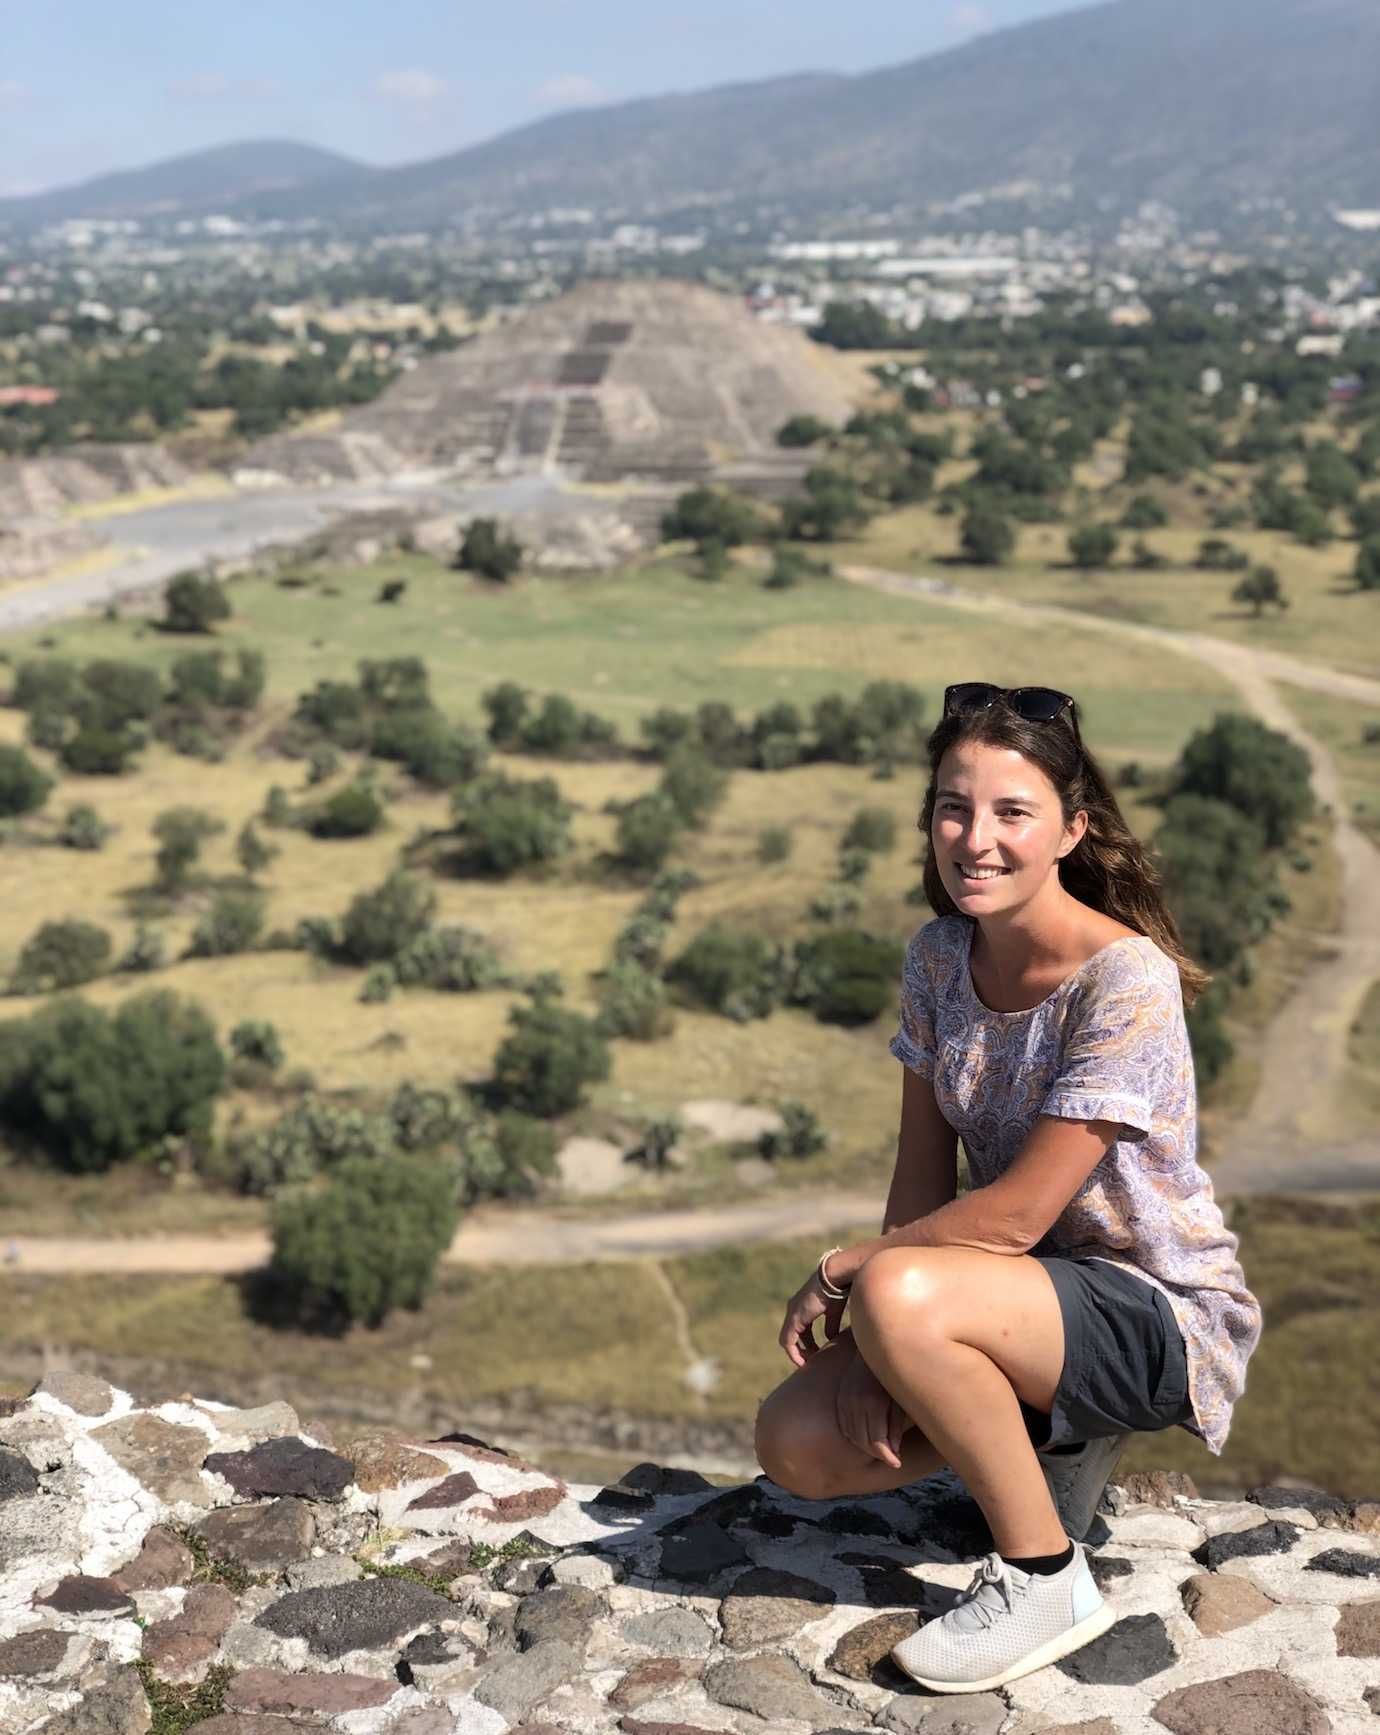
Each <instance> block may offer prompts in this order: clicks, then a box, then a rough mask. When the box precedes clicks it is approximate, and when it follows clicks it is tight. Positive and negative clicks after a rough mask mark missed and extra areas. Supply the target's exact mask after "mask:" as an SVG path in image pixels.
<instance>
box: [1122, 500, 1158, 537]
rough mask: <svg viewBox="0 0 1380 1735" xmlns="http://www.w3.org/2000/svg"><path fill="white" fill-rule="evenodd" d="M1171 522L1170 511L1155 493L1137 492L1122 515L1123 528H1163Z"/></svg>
mask: <svg viewBox="0 0 1380 1735" xmlns="http://www.w3.org/2000/svg"><path fill="white" fill-rule="evenodd" d="M1168 523H1169V513H1168V512H1167V511H1166V510H1165V508H1164V507H1163V506H1162V505H1161V504H1160V502H1159V501H1158V500H1156V498H1155V497H1154V495H1153V494H1137V495H1135V496H1134V497H1133V498H1132V499H1131V500H1130V501H1129V502H1128V503H1127V506H1126V510H1125V511H1124V512H1123V513H1122V515H1121V527H1122V529H1123V530H1163V529H1164V527H1165V525H1167V524H1168Z"/></svg>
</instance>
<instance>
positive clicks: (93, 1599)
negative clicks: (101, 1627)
mask: <svg viewBox="0 0 1380 1735" xmlns="http://www.w3.org/2000/svg"><path fill="white" fill-rule="evenodd" d="M34 1601H35V1602H36V1603H38V1604H39V1605H41V1606H42V1607H43V1608H52V1609H56V1610H57V1611H58V1613H59V1614H64V1615H97V1614H99V1615H115V1614H119V1615H132V1614H133V1613H134V1603H133V1601H132V1600H131V1598H129V1597H127V1596H126V1595H125V1593H124V1591H122V1590H120V1589H119V1588H118V1586H116V1585H114V1584H112V1583H111V1581H110V1580H109V1579H108V1578H89V1577H88V1576H87V1575H86V1574H85V1573H84V1572H78V1573H73V1575H72V1576H71V1578H64V1579H63V1581H62V1583H61V1584H60V1585H59V1586H58V1587H57V1589H56V1590H55V1591H53V1593H52V1594H51V1596H40V1597H35V1598H34Z"/></svg>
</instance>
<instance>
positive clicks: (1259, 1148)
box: [843, 566, 1380, 1199]
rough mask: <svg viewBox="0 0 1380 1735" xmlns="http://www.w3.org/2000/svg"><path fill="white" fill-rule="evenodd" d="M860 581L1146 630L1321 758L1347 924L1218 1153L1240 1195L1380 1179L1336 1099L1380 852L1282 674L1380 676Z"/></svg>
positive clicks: (1377, 963)
mask: <svg viewBox="0 0 1380 1735" xmlns="http://www.w3.org/2000/svg"><path fill="white" fill-rule="evenodd" d="M843 576H844V577H845V578H847V579H849V580H851V581H852V582H853V583H855V584H863V585H868V586H870V587H872V588H874V589H878V590H887V591H891V592H893V593H895V594H897V595H902V596H923V597H924V598H925V599H926V600H927V601H931V602H937V603H940V604H942V605H944V606H946V607H952V608H959V609H966V610H968V611H970V612H971V613H974V614H986V615H992V614H998V615H1001V616H1003V617H1005V618H1008V619H1011V620H1014V621H1029V622H1031V623H1035V622H1039V623H1041V624H1055V625H1062V626H1068V625H1069V624H1071V623H1076V624H1077V626H1078V627H1079V629H1080V630H1088V631H1097V632H1105V633H1108V634H1110V635H1112V636H1113V637H1116V638H1121V639H1127V638H1130V639H1139V640H1141V641H1142V642H1143V643H1146V644H1152V645H1154V646H1155V647H1156V648H1157V649H1163V650H1171V651H1174V652H1176V653H1178V654H1179V655H1181V656H1191V657H1197V658H1199V659H1200V660H1201V661H1203V662H1205V663H1208V664H1209V665H1210V666H1211V667H1212V668H1213V669H1215V670H1216V671H1217V672H1218V673H1219V674H1223V675H1225V676H1226V677H1227V678H1228V679H1229V680H1230V681H1232V682H1234V684H1235V685H1236V687H1237V689H1238V690H1239V691H1240V693H1241V696H1242V698H1243V700H1244V701H1245V703H1246V705H1247V707H1248V708H1249V709H1250V710H1251V711H1253V712H1254V713H1255V714H1256V715H1257V716H1258V717H1260V718H1261V719H1262V721H1264V722H1265V723H1267V724H1268V725H1269V726H1270V727H1271V728H1272V729H1278V730H1279V731H1280V732H1281V734H1284V735H1287V736H1288V737H1289V738H1290V739H1291V740H1292V741H1296V742H1297V743H1298V745H1299V746H1300V747H1302V748H1303V750H1304V752H1305V753H1307V755H1308V758H1309V761H1310V763H1311V766H1312V781H1313V789H1314V793H1315V794H1316V796H1317V798H1318V800H1319V801H1320V802H1322V803H1325V804H1326V805H1327V806H1329V807H1330V808H1331V809H1332V812H1333V815H1334V818H1335V831H1334V839H1335V844H1336V849H1337V853H1338V856H1339V857H1340V859H1341V864H1342V927H1341V931H1340V932H1339V933H1338V934H1336V935H1335V936H1333V937H1332V939H1331V940H1330V941H1329V943H1328V947H1327V952H1326V955H1324V956H1323V957H1322V958H1321V959H1320V960H1319V961H1318V962H1317V963H1316V964H1315V965H1314V966H1313V967H1312V968H1311V969H1309V970H1308V971H1307V972H1306V974H1305V975H1304V976H1303V977H1302V978H1301V980H1300V982H1299V984H1298V988H1297V989H1296V991H1295V992H1294V993H1293V994H1292V995H1291V996H1290V998H1289V1001H1288V1004H1287V1005H1286V1006H1285V1007H1283V1008H1282V1009H1281V1011H1280V1013H1279V1015H1278V1017H1276V1018H1275V1019H1274V1021H1273V1022H1272V1023H1271V1024H1270V1025H1269V1027H1268V1028H1267V1030H1266V1031H1265V1034H1264V1036H1263V1038H1262V1049H1261V1055H1260V1086H1259V1089H1258V1090H1257V1092H1256V1097H1255V1101H1254V1102H1253V1103H1252V1104H1251V1107H1250V1110H1249V1111H1248V1113H1247V1114H1246V1116H1245V1117H1244V1119H1243V1120H1242V1121H1241V1122H1240V1123H1239V1124H1238V1125H1237V1126H1236V1127H1235V1128H1233V1130H1232V1132H1231V1133H1230V1135H1229V1136H1228V1138H1227V1139H1226V1141H1225V1144H1224V1148H1223V1149H1222V1151H1221V1153H1220V1154H1219V1155H1218V1156H1217V1158H1216V1159H1215V1160H1214V1162H1213V1167H1212V1178H1213V1190H1214V1192H1215V1194H1216V1196H1217V1198H1218V1199H1224V1198H1227V1197H1230V1196H1231V1195H1233V1194H1244V1193H1274V1192H1294V1191H1307V1192H1318V1191H1332V1192H1338V1193H1342V1192H1351V1191H1373V1190H1380V1133H1377V1135H1376V1136H1375V1137H1374V1138H1370V1139H1355V1140H1351V1141H1347V1142H1343V1141H1339V1140H1337V1139H1336V1138H1335V1137H1334V1136H1333V1134H1332V1130H1331V1129H1332V1128H1333V1127H1335V1126H1336V1124H1337V1115H1336V1104H1337V1099H1338V1094H1339V1091H1340V1086H1341V1078H1342V1073H1343V1071H1344V1069H1345V1066H1346V1045H1347V1031H1348V1029H1349V1027H1350V1025H1351V1023H1352V1020H1353V1019H1354V1018H1355V1016H1356V1014H1357V1012H1358V1011H1359V1010H1360V1006H1361V1002H1362V1001H1363V999H1364V998H1365V995H1366V993H1367V991H1368V990H1369V988H1370V986H1371V984H1372V983H1373V982H1374V981H1375V980H1376V979H1377V978H1380V851H1377V850H1376V848H1375V846H1374V845H1373V844H1372V843H1371V842H1370V840H1369V839H1368V838H1366V837H1365V836H1364V835H1363V834H1362V833H1361V832H1359V831H1358V830H1357V829H1356V827H1355V826H1354V825H1353V824H1352V823H1351V819H1350V817H1349V815H1348V813H1347V810H1346V802H1345V800H1344V798H1343V796H1342V792H1341V787H1340V783H1339V781H1338V777H1337V769H1336V766H1335V765H1334V764H1333V761H1332V756H1331V754H1329V753H1328V752H1327V750H1326V748H1324V747H1323V746H1322V744H1321V743H1320V742H1318V741H1317V740H1315V739H1314V737H1313V736H1311V735H1309V734H1308V733H1307V732H1306V731H1305V730H1304V729H1303V728H1302V726H1301V725H1300V724H1299V722H1298V720H1297V718H1296V717H1295V716H1294V715H1293V713H1292V712H1291V711H1290V710H1289V708H1288V707H1287V706H1286V705H1285V704H1284V702H1283V701H1282V700H1281V698H1280V696H1279V694H1278V693H1277V692H1276V690H1275V683H1277V682H1281V681H1283V682H1287V683H1289V684H1290V685H1292V686H1297V687H1308V688H1312V689H1313V690H1315V691H1317V692H1321V693H1330V694H1334V695H1336V696H1337V697H1339V698H1343V699H1350V700H1353V701H1356V702H1359V703H1362V704H1370V705H1380V680H1367V679H1366V678H1365V677H1364V676H1361V675H1350V674H1345V673H1343V672H1342V671H1340V670H1335V669H1327V668H1322V667H1320V666H1318V665H1315V664H1310V663H1305V662H1300V661H1299V660H1297V659H1296V658H1294V657H1288V656H1284V655H1282V654H1281V653H1279V652H1277V651H1257V650H1252V649H1251V648H1250V647H1249V646H1247V645H1236V644H1231V643H1229V642H1227V641H1226V640H1224V639H1216V638H1212V637H1211V636H1210V635H1209V634H1206V633H1178V632H1171V631H1169V630H1168V629H1167V628H1163V627H1147V626H1142V625H1140V624H1139V623H1136V622H1130V621H1112V620H1107V619H1105V618H1104V617H1103V616H1101V615H1092V614H1083V613H1080V612H1079V611H1077V610H1075V609H1066V608H1059V607H1057V606H1055V605H1052V604H1045V603H1022V602H1016V601H1013V600H1011V599H1009V598H1006V597H990V596H977V595H974V594H973V593H971V592H968V591H962V590H958V589H956V588H955V587H954V586H953V585H951V584H947V583H946V582H945V581H944V580H943V579H934V578H918V577H909V576H906V575H903V574H901V573H895V572H887V571H883V570H881V569H879V568H876V567H863V566H852V567H845V568H843Z"/></svg>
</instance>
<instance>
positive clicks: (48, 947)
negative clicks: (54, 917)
mask: <svg viewBox="0 0 1380 1735" xmlns="http://www.w3.org/2000/svg"><path fill="white" fill-rule="evenodd" d="M110 953H111V945H110V935H109V934H107V933H106V931H105V929H104V928H98V927H97V926H96V925H95V923H94V922H82V921H78V920H75V919H68V920H64V921H57V922H44V924H43V926H42V927H41V928H40V929H39V930H38V932H37V933H36V934H34V935H32V936H31V938H30V939H28V940H26V941H25V943H24V947H23V950H22V951H21V952H20V954H19V962H18V963H17V964H16V965H15V970H14V978H13V980H12V981H11V983H10V992H11V993H12V994H47V993H50V992H51V991H53V990H54V989H60V988H77V987H79V986H80V985H81V984H82V983H83V982H90V981H91V980H92V979H93V978H94V977H96V976H100V975H102V974H103V973H104V972H105V970H106V969H108V968H109V965H110Z"/></svg>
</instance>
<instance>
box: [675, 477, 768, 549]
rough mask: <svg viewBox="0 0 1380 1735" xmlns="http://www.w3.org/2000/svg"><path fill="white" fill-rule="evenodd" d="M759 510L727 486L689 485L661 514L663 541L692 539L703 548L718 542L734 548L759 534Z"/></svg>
mask: <svg viewBox="0 0 1380 1735" xmlns="http://www.w3.org/2000/svg"><path fill="white" fill-rule="evenodd" d="M763 529H764V525H763V522H762V517H761V514H760V513H759V512H758V510H757V508H756V507H755V506H754V505H753V504H752V502H751V501H750V500H745V499H743V497H742V496H741V495H739V494H734V493H732V492H731V491H730V490H729V489H727V488H706V487H697V488H689V489H687V490H686V491H685V493H683V494H682V495H681V496H680V498H679V499H678V500H677V501H676V503H675V505H674V506H673V507H672V509H671V510H670V511H669V512H667V513H665V514H663V516H662V520H661V535H662V538H663V540H664V541H666V542H681V541H686V542H694V543H696V544H698V545H699V547H700V548H703V547H704V546H705V545H706V544H707V543H718V544H719V546H720V547H721V548H737V547H738V546H740V544H742V543H744V542H752V541H753V540H754V539H755V538H757V537H758V536H760V535H761V534H762V531H763Z"/></svg>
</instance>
